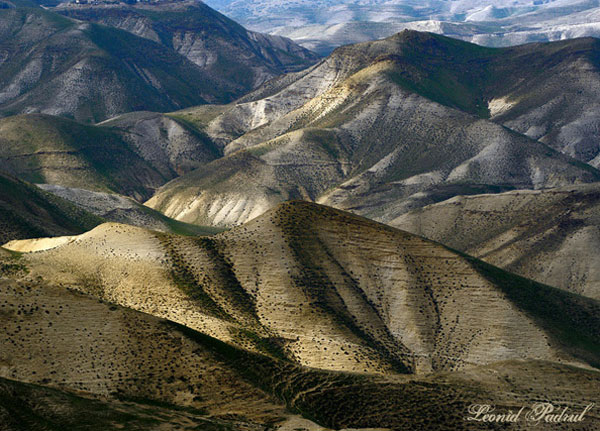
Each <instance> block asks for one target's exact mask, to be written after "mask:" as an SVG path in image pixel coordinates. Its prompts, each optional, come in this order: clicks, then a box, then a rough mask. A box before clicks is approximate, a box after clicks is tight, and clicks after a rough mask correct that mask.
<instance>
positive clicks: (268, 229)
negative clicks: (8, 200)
mask: <svg viewBox="0 0 600 431" xmlns="http://www.w3.org/2000/svg"><path fill="white" fill-rule="evenodd" d="M5 247H6V248H8V249H9V250H13V251H16V252H25V253H27V252H31V251H37V252H36V253H31V254H25V255H23V257H22V258H21V260H20V262H21V264H22V265H24V266H25V267H27V271H28V272H27V275H26V277H28V278H30V279H36V277H42V279H43V280H45V281H46V282H47V283H50V284H53V285H54V284H56V285H61V284H62V285H68V286H70V287H71V288H74V289H77V290H80V291H82V292H84V293H86V294H90V295H94V296H98V297H100V298H101V299H104V300H108V301H111V302H115V303H118V304H120V305H123V306H126V307H130V308H134V309H137V310H139V311H143V312H147V313H151V314H153V315H155V316H158V317H163V318H167V319H169V320H173V321H175V322H178V323H180V324H182V325H185V326H186V327H189V328H192V329H194V330H198V331H200V332H202V333H205V334H207V335H210V336H212V337H215V338H218V339H221V340H222V341H225V342H227V343H232V344H234V345H237V346H239V347H241V348H244V349H249V350H251V351H255V352H257V353H262V354H265V355H268V356H271V357H273V358H280V359H285V360H288V361H292V362H294V363H297V364H299V365H304V366H310V367H313V368H319V369H324V370H331V371H344V372H358V373H367V374H380V375H390V374H395V373H417V374H421V373H427V372H431V371H445V370H446V371H448V370H460V369H466V368H470V367H473V366H477V365H487V364H490V363H495V362H499V361H505V360H513V359H536V360H549V361H559V362H560V361H563V362H568V363H574V364H590V365H594V366H596V365H597V363H598V358H597V347H594V346H596V343H597V342H598V341H597V339H598V334H597V329H595V328H596V326H595V324H594V323H593V321H594V319H597V312H598V306H599V305H598V303H597V301H594V300H591V299H586V298H583V297H580V296H577V295H573V294H569V293H566V292H564V291H561V290H558V289H554V288H550V287H545V286H542V285H539V284H536V283H533V282H530V281H528V280H525V279H520V278H518V277H516V276H512V275H510V274H508V273H504V272H502V271H501V270H497V269H494V268H493V267H489V266H486V265H485V264H483V263H480V262H478V261H475V260H473V259H471V258H468V257H465V256H464V255H461V254H457V253H456V252H453V251H450V250H449V249H446V248H445V247H443V246H441V245H438V244H436V243H432V242H429V241H426V240H424V239H422V238H420V237H416V236H413V235H410V234H407V233H404V232H402V231H397V230H394V229H392V228H390V227H387V226H385V225H380V224H377V223H374V222H372V221H369V220H367V219H362V218H359V217H356V216H352V215H350V214H348V213H343V212H339V211H337V210H333V209H330V208H327V207H323V206H318V205H315V204H310V203H305V202H293V203H289V204H284V205H281V206H279V207H277V208H276V209H274V210H272V211H270V212H268V213H267V214H265V215H263V216H261V217H259V218H257V219H255V220H253V221H251V222H249V223H248V224H245V225H244V226H241V227H238V228H235V229H232V230H230V231H228V232H224V233H221V234H218V235H216V236H213V237H206V238H189V237H187V238H186V237H177V236H172V235H166V234H160V233H155V232H150V231H145V230H142V229H140V228H134V227H128V226H125V225H118V224H105V225H102V226H99V227H98V228H96V229H94V230H92V231H90V232H88V233H86V234H84V235H82V236H79V237H68V238H55V239H47V240H44V241H40V240H35V241H27V240H23V241H12V242H10V243H8V244H6V245H5ZM542 298H543V299H542ZM558 309H561V310H564V313H563V312H561V313H558V312H557V310H558ZM573 310H577V313H573V312H572V311H573ZM493 316H498V318H497V319H495V320H494V321H495V322H496V324H495V325H492V326H489V325H488V324H487V322H489V321H490V319H492V318H494V317H493ZM500 316H501V318H500ZM557 316H560V317H557ZM566 333H569V334H578V335H577V337H575V335H572V336H573V338H571V339H569V338H565V336H566V335H565V334H566ZM578 337H579V338H578ZM569 340H571V341H569ZM585 340H587V341H585Z"/></svg>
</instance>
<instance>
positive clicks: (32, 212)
mask: <svg viewBox="0 0 600 431" xmlns="http://www.w3.org/2000/svg"><path fill="white" fill-rule="evenodd" d="M103 222H104V220H103V219H101V218H99V217H96V216H94V215H92V214H91V213H88V212H86V211H84V210H82V209H80V208H77V207H76V206H75V205H72V204H70V203H69V202H67V201H65V200H63V199H60V198H58V197H56V196H53V195H51V194H50V193H45V192H43V191H42V190H39V189H38V188H37V187H35V186H33V185H31V184H27V183H24V182H22V181H19V180H17V179H16V178H13V177H10V176H8V175H5V174H3V173H1V172H0V243H5V242H7V241H11V240H14V239H25V238H33V237H46V236H59V235H74V234H80V233H83V232H85V231H87V230H90V229H92V228H94V227H95V226H97V225H99V224H101V223H103Z"/></svg>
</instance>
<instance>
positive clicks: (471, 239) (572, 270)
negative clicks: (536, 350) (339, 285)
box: [390, 184, 600, 299]
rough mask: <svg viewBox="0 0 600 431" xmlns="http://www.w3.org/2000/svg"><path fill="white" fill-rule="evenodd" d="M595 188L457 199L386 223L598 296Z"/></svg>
mask: <svg viewBox="0 0 600 431" xmlns="http://www.w3.org/2000/svg"><path fill="white" fill-rule="evenodd" d="M599 199H600V187H599V186H598V185H596V184H591V185H584V186H570V187H564V188H559V189H551V190H540V191H527V190H519V191H514V192H507V193H501V194H498V195H475V196H460V197H455V198H452V199H450V200H448V201H444V202H441V203H438V204H434V205H430V206H426V207H424V208H421V209H418V210H414V211H411V212H409V213H407V214H404V215H402V216H400V217H398V218H397V219H395V220H393V221H391V222H390V224H391V225H392V226H395V227H398V228H400V229H403V230H406V231H409V232H413V233H415V234H417V235H422V236H424V237H427V238H430V239H432V240H434V241H439V242H441V243H443V244H446V245H448V246H450V247H452V248H455V249H457V250H461V251H464V252H465V253H468V254H470V255H473V256H477V257H479V258H480V259H483V260H485V261H486V262H489V263H491V264H493V265H496V266H499V267H501V268H504V269H506V270H507V271H510V272H513V273H516V274H520V275H523V276H524V277H527V278H531V279H534V280H537V281H539V282H541V283H546V284H551V285H553V286H556V287H560V288H561V289H566V290H569V291H571V292H575V293H578V294H581V295H584V296H589V297H592V298H596V299H600V274H598V268H600V265H599V262H598V256H597V254H596V253H595V252H594V250H596V249H597V248H598V244H599V238H600V235H599V227H600V218H599V217H598V205H599V204H600V202H599Z"/></svg>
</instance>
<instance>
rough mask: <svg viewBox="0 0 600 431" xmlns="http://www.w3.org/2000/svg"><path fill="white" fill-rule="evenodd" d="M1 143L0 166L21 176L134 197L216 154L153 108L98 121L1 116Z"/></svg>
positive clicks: (197, 136)
mask: <svg viewBox="0 0 600 431" xmlns="http://www.w3.org/2000/svg"><path fill="white" fill-rule="evenodd" d="M0 143H1V144H2V145H0V160H1V161H2V166H3V169H4V170H6V171H7V172H9V173H11V174H12V175H15V176H17V177H19V178H20V179H23V180H26V181H29V182H33V183H50V184H57V185H62V186H66V187H78V188H85V189H91V190H100V191H113V192H118V193H120V194H124V195H128V196H132V197H134V198H136V199H145V198H148V197H149V196H151V195H152V193H153V192H154V190H155V189H156V188H158V187H159V186H161V185H162V184H164V183H165V182H167V181H168V180H170V179H173V178H175V177H176V176H177V175H178V174H182V173H186V172H189V171H191V170H193V169H195V168H197V167H199V166H202V165H203V164H204V163H207V162H209V161H211V160H214V159H215V158H217V157H218V156H219V150H218V149H216V148H215V147H214V145H213V144H212V143H211V142H209V141H208V140H207V139H206V138H205V137H204V136H203V135H202V134H200V133H198V132H196V131H195V130H193V129H190V128H187V127H185V126H184V125H182V124H180V123H178V122H177V121H175V120H173V119H170V118H168V117H164V116H161V115H159V114H152V113H136V114H132V115H127V116H126V118H121V117H118V118H116V119H114V120H112V121H111V122H109V123H107V124H104V125H102V127H98V126H91V125H84V124H81V123H77V122H75V121H73V120H68V119H66V118H61V117H55V116H49V115H43V114H29V115H19V116H15V117H8V118H3V119H0ZM82 174H83V175H82Z"/></svg>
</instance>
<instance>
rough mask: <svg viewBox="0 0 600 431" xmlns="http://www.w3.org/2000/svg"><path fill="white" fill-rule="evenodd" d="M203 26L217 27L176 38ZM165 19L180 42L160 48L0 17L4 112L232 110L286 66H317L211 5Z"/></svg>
mask: <svg viewBox="0 0 600 431" xmlns="http://www.w3.org/2000/svg"><path fill="white" fill-rule="evenodd" d="M11 6H12V5H11ZM94 10H95V9H94ZM102 10H104V9H102ZM107 13H108V12H107ZM124 13H125V12H124ZM165 14H167V15H168V12H165ZM207 14H208V15H207ZM210 14H212V15H210ZM188 15H189V16H190V17H193V18H194V19H193V20H192V22H188V21H186V19H188ZM217 18H219V19H217ZM190 19H191V18H190ZM202 19H204V20H205V21H208V22H210V23H211V26H209V27H208V28H206V26H204V30H201V33H202V36H201V37H200V36H196V37H195V38H194V37H193V35H192V34H191V33H189V32H183V33H181V32H180V33H177V32H175V31H174V30H173V29H174V28H180V27H182V28H185V26H186V25H189V26H191V27H193V28H194V29H196V31H197V30H198V29H202V28H203V27H202V26H201V25H200V24H199V22H198V21H199V20H202ZM167 21H168V22H162V21H160V23H161V25H164V27H165V28H166V29H165V30H164V31H165V32H167V33H168V31H171V30H173V34H172V36H173V38H175V39H176V38H178V37H179V38H181V40H179V42H177V41H175V40H174V39H170V40H168V41H166V40H165V41H162V40H161V41H160V42H157V41H154V40H151V39H149V38H146V37H139V36H137V35H134V34H132V33H130V32H128V31H123V30H120V29H116V28H112V27H106V26H103V25H98V24H95V23H89V22H82V21H77V20H73V19H70V18H66V17H64V16H61V15H58V14H56V13H53V12H50V11H47V10H44V9H41V8H34V7H29V8H26V7H22V8H21V7H17V8H14V7H8V8H6V9H0V58H1V59H2V62H1V64H0V114H3V115H12V114H19V113H31V112H41V113H46V114H52V115H62V116H67V117H71V118H75V119H77V120H81V121H87V122H96V121H101V120H105V119H107V118H110V117H112V116H115V115H117V114H122V113H125V112H130V111H139V110H151V111H163V112H164V111H169V110H173V109H179V108H183V107H186V106H192V105H197V104H201V103H207V102H213V103H214V102H221V103H222V102H229V101H231V100H233V99H234V98H236V97H239V96H241V95H243V94H245V93H247V92H248V91H249V90H251V89H252V88H254V87H255V86H256V84H257V83H260V82H263V81H264V80H266V79H268V78H270V77H273V76H274V75H276V74H278V73H282V72H283V71H285V70H287V67H290V68H294V67H296V68H298V67H302V66H303V65H308V64H310V63H311V62H312V61H314V59H315V57H314V55H312V54H310V53H308V52H307V51H305V50H303V49H302V48H300V47H298V46H295V45H294V44H293V43H292V42H290V41H287V40H284V39H281V38H269V37H263V36H261V35H258V34H255V33H248V32H246V31H245V30H244V29H243V28H242V27H240V26H239V25H237V24H235V23H234V22H232V21H230V20H227V19H226V18H224V17H222V16H221V15H219V14H217V13H216V12H214V11H211V10H210V9H209V8H207V7H202V8H196V9H194V11H190V12H189V13H183V14H182V13H181V11H180V12H179V13H176V14H174V16H170V20H167ZM163 36H164V34H163ZM190 38H191V39H190ZM192 39H193V41H192ZM188 42H190V43H191V45H189V46H188V47H187V48H185V47H184V46H183V45H185V44H187V43H188ZM242 42H244V43H245V44H243V43H242ZM177 44H178V45H177ZM227 44H230V45H231V46H229V45H227ZM205 45H206V47H205V48H202V47H203V46H205ZM233 47H236V48H235V49H234V48H233ZM174 48H175V49H174ZM176 48H179V51H182V52H185V51H186V49H189V50H191V51H193V50H201V51H202V50H204V52H205V55H207V56H208V58H207V59H206V62H205V63H204V64H203V63H202V62H200V61H198V58H197V57H195V56H192V55H189V57H190V58H193V59H194V61H196V63H195V62H194V61H192V60H190V59H188V57H186V56H185V55H182V54H180V53H179V52H177V50H176ZM261 50H262V51H261ZM289 50H293V51H294V52H290V51H289ZM221 52H223V53H227V54H222V55H220V56H218V55H217V53H221ZM186 54H188V53H186ZM303 55H305V57H303Z"/></svg>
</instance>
